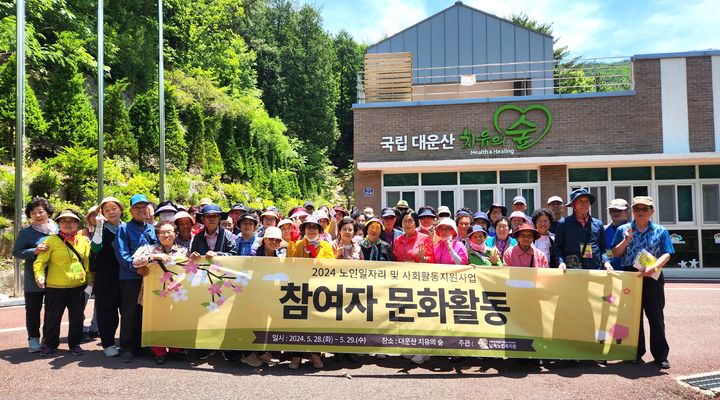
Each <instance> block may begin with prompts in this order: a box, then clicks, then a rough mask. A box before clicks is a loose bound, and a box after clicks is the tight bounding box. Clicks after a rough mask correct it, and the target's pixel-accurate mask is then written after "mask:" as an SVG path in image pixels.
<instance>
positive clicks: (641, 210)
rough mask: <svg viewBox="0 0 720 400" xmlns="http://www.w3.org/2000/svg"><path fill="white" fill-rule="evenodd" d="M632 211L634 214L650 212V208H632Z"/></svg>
mask: <svg viewBox="0 0 720 400" xmlns="http://www.w3.org/2000/svg"><path fill="white" fill-rule="evenodd" d="M632 209H633V211H635V212H648V211H650V207H633V208H632Z"/></svg>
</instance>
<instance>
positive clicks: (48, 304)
mask: <svg viewBox="0 0 720 400" xmlns="http://www.w3.org/2000/svg"><path fill="white" fill-rule="evenodd" d="M80 221H81V219H80V216H79V215H78V214H77V213H76V212H75V211H73V210H70V209H67V210H63V211H62V212H60V214H58V216H57V217H55V222H57V223H58V225H59V226H60V232H59V233H58V234H57V235H52V236H50V237H48V238H47V240H46V241H45V243H46V244H47V247H48V251H46V252H43V253H40V254H39V255H38V257H37V259H36V260H35V262H34V263H33V272H34V274H35V281H36V282H37V285H38V287H39V288H41V289H43V288H44V289H45V292H46V297H45V322H44V332H45V338H44V341H45V347H44V349H43V350H42V353H41V354H42V355H43V356H45V357H47V356H50V355H52V354H54V353H55V352H56V351H57V348H58V346H59V345H60V322H61V321H62V316H63V313H64V312H65V309H67V310H68V320H69V324H70V325H69V327H68V347H69V348H70V352H71V353H72V354H74V355H81V354H83V349H82V348H81V347H80V342H81V341H82V337H83V319H84V315H83V308H84V307H83V305H84V300H85V299H84V295H83V292H84V290H85V286H86V285H87V284H88V283H92V273H91V272H90V241H89V240H88V239H87V238H86V237H85V236H83V235H81V234H80V233H78V225H79V224H80Z"/></svg>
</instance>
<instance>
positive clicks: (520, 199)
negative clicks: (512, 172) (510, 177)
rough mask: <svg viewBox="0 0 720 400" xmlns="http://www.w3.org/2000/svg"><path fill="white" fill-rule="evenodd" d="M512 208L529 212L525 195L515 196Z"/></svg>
mask: <svg viewBox="0 0 720 400" xmlns="http://www.w3.org/2000/svg"><path fill="white" fill-rule="evenodd" d="M512 210H513V211H522V212H523V213H525V212H527V200H525V196H515V197H513V202H512Z"/></svg>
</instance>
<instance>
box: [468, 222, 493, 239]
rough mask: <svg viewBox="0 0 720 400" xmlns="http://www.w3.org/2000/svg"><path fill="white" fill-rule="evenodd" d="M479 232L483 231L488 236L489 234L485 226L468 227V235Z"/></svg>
mask: <svg viewBox="0 0 720 400" xmlns="http://www.w3.org/2000/svg"><path fill="white" fill-rule="evenodd" d="M478 232H482V233H483V234H485V237H487V235H488V233H487V231H486V230H485V228H483V227H482V226H480V225H473V226H472V227H471V228H470V229H468V237H472V235H474V234H476V233H478Z"/></svg>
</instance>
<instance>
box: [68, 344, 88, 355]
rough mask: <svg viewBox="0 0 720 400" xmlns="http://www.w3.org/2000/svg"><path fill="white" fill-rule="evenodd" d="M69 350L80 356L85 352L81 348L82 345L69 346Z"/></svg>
mask: <svg viewBox="0 0 720 400" xmlns="http://www.w3.org/2000/svg"><path fill="white" fill-rule="evenodd" d="M70 352H71V353H73V355H76V356H81V355H83V354H85V350H83V349H82V347H80V346H78V345H75V346H73V347H71V348H70Z"/></svg>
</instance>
